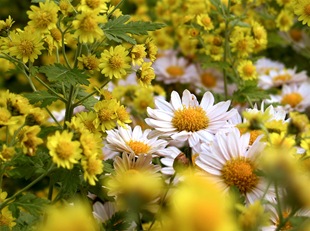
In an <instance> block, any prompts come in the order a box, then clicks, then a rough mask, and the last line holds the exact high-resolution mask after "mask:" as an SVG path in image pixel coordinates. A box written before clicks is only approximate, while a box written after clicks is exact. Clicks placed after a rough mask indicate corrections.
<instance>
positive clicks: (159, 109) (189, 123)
mask: <svg viewBox="0 0 310 231" xmlns="http://www.w3.org/2000/svg"><path fill="white" fill-rule="evenodd" d="M155 105H156V108H155V109H152V108H147V113H148V116H149V118H146V119H145V121H146V123H147V124H148V125H149V126H151V127H153V128H155V129H156V130H157V131H159V132H160V133H161V134H162V135H163V136H169V137H171V138H172V139H173V140H176V141H180V142H183V141H187V142H188V143H189V146H190V147H193V146H195V145H196V144H197V143H198V142H199V141H201V140H203V141H208V140H209V141H210V140H212V139H213V136H214V134H215V133H216V132H218V131H219V130H222V129H227V128H229V127H231V126H232V125H231V124H229V123H228V122H227V120H229V119H230V118H231V117H233V116H234V115H235V114H236V113H237V111H236V110H235V109H232V110H230V111H228V108H229V106H230V101H229V100H228V101H225V102H219V103H217V104H214V97H213V95H212V93H211V92H206V93H204V95H203V97H202V99H201V102H200V104H199V102H198V100H197V98H196V96H195V95H194V94H191V93H190V92H189V91H188V90H184V91H183V95H182V99H181V98H180V96H179V94H178V93H177V92H176V91H173V92H172V93H171V102H170V103H168V102H167V101H165V100H163V99H160V98H159V99H156V100H155Z"/></svg>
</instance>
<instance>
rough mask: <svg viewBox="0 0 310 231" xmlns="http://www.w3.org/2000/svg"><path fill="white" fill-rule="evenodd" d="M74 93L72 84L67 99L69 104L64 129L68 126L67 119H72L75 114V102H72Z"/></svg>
mask: <svg viewBox="0 0 310 231" xmlns="http://www.w3.org/2000/svg"><path fill="white" fill-rule="evenodd" d="M73 95H74V86H73V85H71V86H70V91H69V95H68V100H67V105H66V114H65V120H64V129H66V128H67V125H66V122H67V121H71V117H72V114H73V109H74V107H73V104H72V100H73V99H72V97H73Z"/></svg>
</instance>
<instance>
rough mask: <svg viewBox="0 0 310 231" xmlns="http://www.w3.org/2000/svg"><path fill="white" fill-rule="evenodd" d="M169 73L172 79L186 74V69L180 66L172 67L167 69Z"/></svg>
mask: <svg viewBox="0 0 310 231" xmlns="http://www.w3.org/2000/svg"><path fill="white" fill-rule="evenodd" d="M166 71H167V73H168V74H169V75H171V76H172V77H178V76H181V75H183V74H184V69H183V68H182V67H179V66H170V67H167V69H166Z"/></svg>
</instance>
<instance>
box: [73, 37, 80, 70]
mask: <svg viewBox="0 0 310 231" xmlns="http://www.w3.org/2000/svg"><path fill="white" fill-rule="evenodd" d="M81 53H82V43H80V42H79V44H78V47H77V49H76V51H75V55H74V65H73V68H76V67H77V64H78V57H80V55H81Z"/></svg>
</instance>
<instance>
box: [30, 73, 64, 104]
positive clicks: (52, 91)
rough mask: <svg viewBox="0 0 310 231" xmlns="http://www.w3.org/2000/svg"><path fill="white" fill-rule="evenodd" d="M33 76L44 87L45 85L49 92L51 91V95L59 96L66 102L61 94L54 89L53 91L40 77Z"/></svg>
mask: <svg viewBox="0 0 310 231" xmlns="http://www.w3.org/2000/svg"><path fill="white" fill-rule="evenodd" d="M34 78H35V79H36V80H37V81H38V82H40V83H41V84H42V85H43V86H44V87H46V88H47V89H48V90H49V91H50V92H51V93H53V95H55V96H57V97H58V98H59V100H61V101H62V102H64V103H66V102H67V101H66V99H65V98H63V97H62V96H61V95H59V94H58V93H57V92H56V91H54V90H53V89H52V88H50V87H49V86H48V85H47V84H46V83H44V81H43V80H42V79H40V78H39V77H38V76H34Z"/></svg>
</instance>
